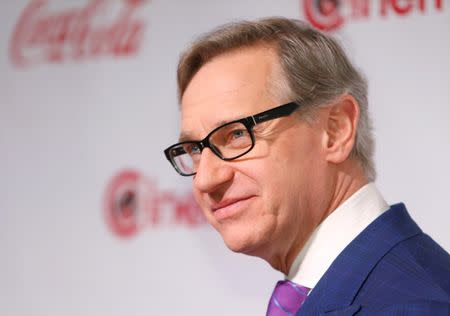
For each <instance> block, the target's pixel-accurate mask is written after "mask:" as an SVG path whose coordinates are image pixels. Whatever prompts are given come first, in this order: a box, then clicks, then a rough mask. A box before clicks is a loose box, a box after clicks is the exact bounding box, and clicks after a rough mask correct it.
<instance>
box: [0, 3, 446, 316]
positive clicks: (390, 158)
mask: <svg viewBox="0 0 450 316" xmlns="http://www.w3.org/2000/svg"><path fill="white" fill-rule="evenodd" d="M313 2H315V1H310V0H304V1H302V0H278V1H269V0H258V1H257V0H249V1H237V0H236V1H212V0H191V1H181V0H179V1H175V0H172V1H162V0H152V1H140V0H127V1H125V0H97V1H94V0H92V1H90V0H77V1H75V0H72V1H69V0H64V1H63V0H46V1H44V0H42V1H39V0H35V1H31V0H16V1H2V2H1V4H0V20H1V21H2V28H1V29H0V52H1V53H0V157H1V158H0V176H1V178H0V192H1V193H0V194H1V195H0V250H1V255H0V315H14V316H16V315H20V316H22V315H23V316H29V315H39V316H41V315H42V316H50V315H55V316H56V315H58V316H59V315H74V316H75V315H76V316H78V315H85V316H88V315H108V316H119V315H179V314H183V315H212V314H213V315H263V314H264V312H265V309H266V304H267V300H268V298H269V295H270V293H271V291H272V288H273V285H274V283H275V281H276V280H278V279H279V278H281V277H282V276H281V275H280V274H279V273H277V272H274V271H272V270H271V268H270V267H269V266H268V265H267V264H266V263H265V262H263V261H262V260H260V259H257V258H251V257H246V256H244V255H240V254H233V253H231V252H230V251H229V250H228V249H226V247H225V246H224V245H223V243H222V241H221V239H220V237H219V236H218V235H217V234H216V233H215V232H214V231H212V229H211V228H209V227H208V226H206V225H205V224H204V223H203V222H202V220H201V218H199V217H198V213H197V212H196V208H195V207H193V204H192V202H191V199H190V198H189V190H190V180H189V179H185V178H181V177H179V176H178V175H177V174H176V173H175V172H174V171H173V170H172V169H171V167H170V166H169V164H168V163H167V161H166V160H165V158H164V157H163V154H162V150H163V149H164V148H165V147H166V146H167V145H169V144H171V143H172V142H174V141H175V140H176V139H177V137H178V110H177V102H176V88H175V69H176V63H177V58H178V55H179V53H180V52H181V51H182V50H183V48H184V47H186V45H187V44H188V43H189V42H190V41H191V40H192V39H193V38H195V36H197V35H198V34H200V33H202V32H204V31H207V30H210V29H211V28H212V27H214V26H216V25H219V24H222V23H225V22H229V21H232V20H236V19H242V18H246V19H247V18H248V19H253V18H257V17H262V16H268V15H282V16H287V17H295V18H302V19H303V18H306V14H305V11H304V5H305V4H308V3H313ZM38 4H40V7H38ZM351 4H353V6H352V5H351ZM32 5H36V8H35V9H33V10H31V9H30V8H31V6H32ZM341 5H342V6H341V10H340V11H339V12H340V13H341V15H342V23H341V24H340V25H339V26H338V27H337V28H336V29H334V30H333V31H332V32H333V33H334V34H335V35H336V36H338V37H339V38H340V39H341V40H342V41H343V43H344V44H345V46H346V48H347V50H348V52H349V54H350V56H351V57H352V59H353V60H354V61H355V62H356V64H357V65H359V66H360V67H361V68H362V69H363V71H364V73H365V74H366V75H367V77H368V79H369V85H370V109H371V112H372V115H373V117H374V122H375V134H376V139H377V152H376V163H377V170H378V180H377V184H378V186H379V188H380V190H381V191H382V192H383V193H384V195H385V197H386V199H387V200H388V202H389V203H391V204H392V203H396V202H399V201H403V202H405V203H406V205H407V206H408V208H409V210H410V213H411V214H412V215H413V216H414V218H415V219H416V221H417V222H418V223H419V224H420V225H421V227H422V228H423V229H424V230H425V231H426V232H428V233H429V234H430V235H431V236H432V237H433V238H435V239H436V240H437V241H438V242H439V243H440V244H441V245H442V246H443V247H444V248H445V249H446V250H447V251H448V250H449V249H450V232H449V230H448V225H449V222H450V209H449V207H448V184H447V182H448V178H449V176H450V165H449V161H450V143H449V137H450V124H449V123H450V121H449V117H450V59H449V56H450V1H448V0H442V1H440V0H411V1H402V0H373V1H372V0H370V1H368V0H360V1H358V0H347V1H341ZM365 5H368V7H366V6H365ZM96 6H98V7H96ZM26 8H29V10H28V11H27V9H26ZM358 8H359V11H358V10H356V9H358ZM83 10H84V11H83ZM127 10H128V11H127ZM27 12H28V14H25V13H27ZM74 12H75V13H74ZM77 12H78V13H77ZM355 12H359V14H356V15H357V16H355ZM361 12H362V14H361ZM316 13H317V12H315V14H316ZM361 15H362V16H361ZM312 22H314V23H316V24H317V23H318V22H320V23H325V24H327V23H328V24H327V25H331V24H333V22H334V19H333V17H331V18H325V17H323V16H322V17H320V16H315V18H314V19H313V20H312ZM83 25H84V26H86V25H88V28H87V29H84V30H85V32H86V34H87V35H86V34H85V35H86V37H85V38H84V40H79V42H76V39H74V38H76V37H77V36H81V37H82V35H80V34H83V32H82V31H80V30H78V31H73V29H75V28H76V27H81V26H83ZM70 27H72V28H73V29H71V30H72V31H70V32H72V33H70V32H69V31H67V30H68V29H70ZM81 29H82V28H81ZM61 30H62V31H61ZM64 30H65V31H64ZM80 41H81V42H80ZM74 43H75V44H74ZM76 43H78V44H76ZM99 43H100V44H99ZM50 57H51V58H50ZM48 59H50V60H48ZM126 170H128V171H129V172H128V173H124V172H125V171H126ZM127 175H128V177H127ZM114 177H116V181H115V180H114ZM127 188H128V189H129V191H130V192H131V195H129V196H128V200H127V199H126V198H124V197H127V196H126V192H125V191H126V189H127ZM124 192H125V193H124ZM133 192H134V193H133ZM133 194H134V195H133ZM120 198H124V200H123V201H122V202H123V203H124V204H123V205H125V207H124V208H123V209H121V210H122V213H120V212H119V213H117V212H116V213H114V212H112V211H111V210H112V208H111V207H110V204H108V201H110V200H111V199H113V200H114V199H116V200H117V199H120ZM127 201H128V204H127ZM130 201H132V202H130ZM133 203H134V204H133ZM127 206H128V208H126V207H127ZM116 211H117V209H116ZM111 214H119V215H120V214H121V215H122V217H120V218H118V217H114V216H113V217H111ZM120 219H121V220H120ZM134 224H136V225H134ZM114 229H115V230H114ZM125 235H126V236H125Z"/></svg>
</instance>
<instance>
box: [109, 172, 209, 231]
mask: <svg viewBox="0 0 450 316" xmlns="http://www.w3.org/2000/svg"><path fill="white" fill-rule="evenodd" d="M103 209H104V214H105V219H106V223H107V224H108V226H109V228H110V229H111V231H112V232H113V233H114V234H116V235H117V236H119V237H131V236H133V235H135V234H136V233H138V232H139V231H141V230H143V229H145V228H146V227H153V228H157V227H162V226H184V227H188V228H195V227H199V226H202V225H204V224H205V223H206V220H205V218H204V216H203V213H202V212H201V210H200V209H199V207H198V206H197V203H196V202H195V200H194V197H193V196H192V194H191V193H186V194H183V195H178V194H176V193H174V192H172V191H169V192H164V191H161V190H159V189H158V187H157V186H156V183H155V181H152V180H151V179H149V178H147V177H145V176H144V175H143V174H141V173H140V172H138V171H136V170H123V171H121V172H119V173H117V174H116V175H115V176H114V177H113V178H112V179H111V180H110V182H109V184H108V185H107V188H106V191H105V196H104V207H103Z"/></svg>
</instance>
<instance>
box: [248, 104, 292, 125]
mask: <svg viewBox="0 0 450 316" xmlns="http://www.w3.org/2000/svg"><path fill="white" fill-rule="evenodd" d="M299 106H300V104H298V103H296V102H290V103H287V104H284V105H281V106H279V107H276V108H274V109H270V110H267V111H264V112H261V113H259V114H256V115H254V116H252V119H253V122H254V123H255V124H258V123H261V122H264V121H268V120H272V119H276V118H279V117H283V116H288V115H290V114H291V113H292V112H294V111H295V110H296V109H297V108H298V107H299Z"/></svg>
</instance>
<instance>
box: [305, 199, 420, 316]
mask: <svg viewBox="0 0 450 316" xmlns="http://www.w3.org/2000/svg"><path fill="white" fill-rule="evenodd" d="M420 233H421V230H420V228H419V227H418V226H417V224H416V223H415V222H414V221H413V220H412V219H411V217H410V216H409V214H408V212H407V211H406V208H405V206H404V205H403V204H396V205H393V206H392V207H391V208H390V209H389V210H388V211H386V212H384V213H383V214H382V215H381V216H379V217H378V218H377V219H376V220H375V221H373V222H372V223H371V224H370V225H369V226H368V227H367V228H366V229H364V230H363V231H362V232H361V233H360V234H359V235H358V236H357V237H356V238H355V239H354V240H353V241H352V242H351V243H350V244H349V245H348V246H347V247H346V248H345V249H344V250H343V251H342V252H341V254H340V255H339V256H338V257H337V258H336V259H335V260H334V261H333V263H332V264H331V266H330V267H329V268H328V270H327V272H325V274H324V275H323V277H322V278H321V279H320V281H319V282H318V283H317V285H316V286H315V287H314V289H313V290H312V292H311V294H310V295H309V296H308V298H307V300H306V301H305V303H304V304H303V306H302V308H301V309H300V311H299V312H298V313H297V316H303V315H330V316H331V315H336V316H337V315H354V314H355V313H357V312H358V310H359V309H360V306H357V305H352V302H353V300H354V298H355V296H356V294H357V293H358V291H359V290H360V288H361V286H362V284H363V283H364V281H365V280H366V279H367V277H368V275H369V274H370V272H371V271H372V269H373V268H374V267H375V265H376V264H377V263H378V261H379V260H380V259H381V258H382V257H383V256H384V255H385V254H386V253H387V252H388V251H389V250H390V249H391V248H393V247H394V246H395V245H396V244H398V243H399V242H401V241H403V240H405V239H407V238H410V237H412V236H415V235H417V234H420Z"/></svg>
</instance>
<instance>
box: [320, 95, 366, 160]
mask: <svg viewBox="0 0 450 316" xmlns="http://www.w3.org/2000/svg"><path fill="white" fill-rule="evenodd" d="M325 120H326V121H325V125H324V128H325V134H324V136H325V137H324V150H325V156H326V159H327V161H328V162H331V163H335V164H338V163H341V162H344V161H345V160H346V159H347V158H348V157H349V155H350V152H351V151H352V149H353V146H354V145H355V141H356V129H357V126H358V120H359V105H358V102H357V101H356V100H355V98H354V97H353V96H351V95H349V94H346V95H343V96H341V97H340V99H339V101H338V102H337V103H336V104H334V105H333V106H331V107H330V108H328V111H327V112H326V117H325Z"/></svg>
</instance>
